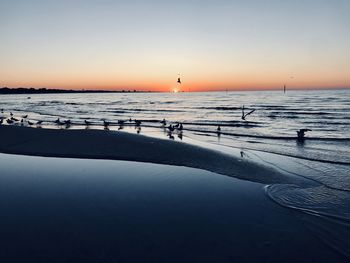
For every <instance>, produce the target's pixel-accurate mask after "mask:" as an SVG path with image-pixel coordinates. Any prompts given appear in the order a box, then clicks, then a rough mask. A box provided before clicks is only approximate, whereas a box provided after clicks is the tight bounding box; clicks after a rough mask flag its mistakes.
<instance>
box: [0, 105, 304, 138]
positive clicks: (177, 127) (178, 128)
mask: <svg viewBox="0 0 350 263" xmlns="http://www.w3.org/2000/svg"><path fill="white" fill-rule="evenodd" d="M241 109H242V116H241V119H242V120H244V121H246V117H247V116H248V115H250V114H252V113H253V112H254V111H255V109H252V110H250V111H249V112H247V113H245V112H244V110H245V108H244V105H243V106H242V108H241ZM1 114H2V115H4V110H3V109H1ZM4 120H6V123H7V124H9V125H12V124H15V125H22V126H24V125H26V126H27V125H28V126H33V125H36V126H37V127H41V125H42V124H43V122H44V121H42V120H38V121H35V122H34V121H30V120H29V119H28V114H26V115H22V116H21V117H20V118H19V117H17V118H16V117H14V114H13V113H12V112H10V116H9V117H7V118H5V117H0V125H1V124H3V123H4ZM46 122H48V121H46ZM54 123H55V124H56V125H58V126H65V128H69V127H70V126H71V124H72V122H71V121H70V120H63V121H61V120H60V118H57V120H55V121H54ZM160 123H161V124H162V127H163V128H164V130H166V131H167V132H168V136H169V138H170V139H174V137H173V132H176V133H177V134H178V137H179V138H180V139H182V131H183V129H184V126H183V124H182V123H181V122H175V123H174V122H170V123H169V125H168V126H167V124H168V122H167V121H166V120H165V119H163V120H162V121H160ZM111 124H112V123H111V122H109V121H106V120H102V125H103V127H104V129H105V130H109V126H110V125H111ZM113 124H114V123H113ZM117 124H118V125H119V128H118V130H121V129H123V127H124V125H125V124H128V125H134V126H135V129H136V131H137V133H140V131H141V124H142V121H141V120H137V119H134V120H132V119H131V118H130V119H129V120H118V122H117ZM84 125H85V126H86V128H88V127H89V126H90V125H96V123H92V122H90V121H88V120H84ZM308 131H311V130H310V129H300V130H299V131H297V140H298V141H303V140H304V139H305V133H306V132H308ZM216 133H217V134H218V136H220V135H221V126H220V125H218V126H217V128H216Z"/></svg>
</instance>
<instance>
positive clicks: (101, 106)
mask: <svg viewBox="0 0 350 263" xmlns="http://www.w3.org/2000/svg"><path fill="white" fill-rule="evenodd" d="M28 96H30V99H28ZM243 105H244V107H245V108H246V112H248V111H250V110H252V109H255V112H253V113H252V114H251V115H248V116H247V117H246V120H242V119H241V115H242V110H241V108H242V106H243ZM0 108H1V109H4V113H3V114H2V116H3V117H8V116H9V112H10V111H11V112H13V113H14V114H15V116H17V117H19V118H20V117H21V115H25V114H29V119H30V120H32V121H36V120H43V121H44V123H43V125H44V126H45V127H51V128H62V127H59V126H56V125H55V124H54V123H53V122H54V120H56V119H57V118H58V117H59V118H61V119H62V120H65V119H70V120H71V121H72V123H73V125H72V126H71V127H70V128H73V129H74V128H79V127H80V128H81V126H80V125H83V124H84V120H89V121H91V122H92V123H93V124H96V126H95V127H94V128H102V120H103V119H105V120H107V121H110V122H111V123H112V125H113V124H114V125H115V127H114V128H115V129H117V128H118V124H117V123H118V120H129V119H130V118H131V119H139V120H142V123H143V125H142V128H144V129H143V131H142V132H144V133H154V134H157V131H158V132H160V131H162V128H163V126H162V125H161V124H160V123H159V122H160V121H161V120H162V119H166V120H167V121H168V123H170V122H173V123H176V122H182V123H183V125H184V133H183V136H187V137H193V138H196V139H198V140H200V141H207V142H211V143H219V144H224V145H227V146H231V147H242V148H245V149H255V150H262V151H267V152H273V153H278V154H282V155H288V156H295V157H298V158H305V159H312V160H319V161H325V162H335V163H345V164H350V90H312V91H287V93H286V94H284V93H283V92H281V91H249V92H202V93H113V94H111V93H99V94H38V95H0ZM0 114H1V113H0ZM127 125H130V126H133V125H134V123H132V122H131V123H128V122H127V123H126V126H127ZM218 125H220V126H221V131H222V133H221V136H219V137H218V135H217V133H216V129H217V126H218ZM152 128H153V129H152ZM303 128H307V129H311V130H312V131H310V132H307V134H306V136H307V140H305V141H304V142H303V143H300V142H297V141H296V131H297V130H299V129H303ZM111 129H113V126H111ZM126 130H128V129H126ZM131 131H132V129H131ZM158 136H159V135H158Z"/></svg>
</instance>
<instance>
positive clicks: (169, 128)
mask: <svg viewBox="0 0 350 263" xmlns="http://www.w3.org/2000/svg"><path fill="white" fill-rule="evenodd" d="M168 130H169V131H170V132H172V131H174V126H173V125H171V124H170V125H169V126H168Z"/></svg>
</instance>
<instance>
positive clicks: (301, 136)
mask: <svg viewBox="0 0 350 263" xmlns="http://www.w3.org/2000/svg"><path fill="white" fill-rule="evenodd" d="M308 131H312V130H310V129H300V130H299V131H297V135H298V140H299V141H302V140H304V138H305V132H308Z"/></svg>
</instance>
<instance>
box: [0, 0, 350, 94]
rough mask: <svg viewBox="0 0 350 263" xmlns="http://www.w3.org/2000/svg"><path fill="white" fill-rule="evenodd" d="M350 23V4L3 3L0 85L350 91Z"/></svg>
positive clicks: (195, 0)
mask: <svg viewBox="0 0 350 263" xmlns="http://www.w3.org/2000/svg"><path fill="white" fill-rule="evenodd" d="M349 14H350V1H349V0H332V1H329V0H327V1H325V0H303V1H301V0H300V1H299V0H284V1H280V0H278V1H277V0H264V1H262V0H231V1H228V0H226V1H224V0H215V1H208V0H201V1H199V0H177V1H167V0H163V1H159V0H158V1H156V0H154V1H147V0H143V1H133V0H129V1H118V0H114V1H112V0H99V1H98V0H95V1H91V0H69V1H67V0H60V1H56V0H43V1H41V0H22V1H20V0H0V86H7V87H47V88H64V89H137V90H153V91H171V90H173V89H180V90H183V91H201V90H226V89H228V90H244V89H280V88H281V87H282V86H283V85H284V84H286V85H287V86H288V87H290V88H296V89H297V88H303V89H305V88H349V87H350V33H349V32H350V31H349V30H350V15H349ZM178 74H180V75H178ZM178 76H180V77H181V80H182V84H181V85H179V84H177V83H176V80H177V77H178Z"/></svg>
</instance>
